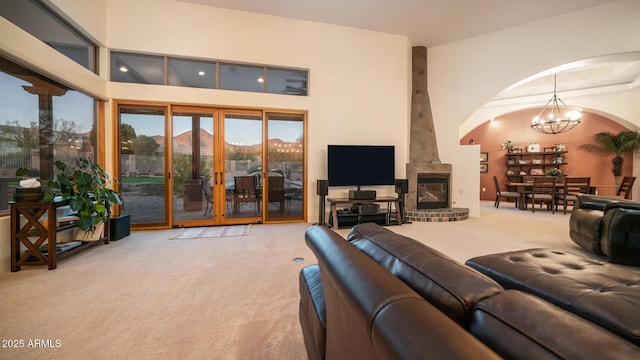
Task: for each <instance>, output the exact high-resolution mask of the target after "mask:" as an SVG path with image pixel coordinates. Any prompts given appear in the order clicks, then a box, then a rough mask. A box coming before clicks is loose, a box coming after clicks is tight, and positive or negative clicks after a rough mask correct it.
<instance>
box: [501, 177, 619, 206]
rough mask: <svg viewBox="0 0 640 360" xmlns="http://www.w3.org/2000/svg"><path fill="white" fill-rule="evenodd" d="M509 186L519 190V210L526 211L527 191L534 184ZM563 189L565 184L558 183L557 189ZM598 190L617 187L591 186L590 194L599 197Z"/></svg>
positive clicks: (609, 185)
mask: <svg viewBox="0 0 640 360" xmlns="http://www.w3.org/2000/svg"><path fill="white" fill-rule="evenodd" d="M507 186H509V187H511V186H515V187H516V188H517V190H516V191H517V192H518V193H520V199H519V200H518V209H520V210H525V201H526V193H527V189H531V188H532V187H533V182H532V181H525V182H510V183H508V184H507ZM563 187H564V182H556V189H558V188H563ZM598 188H602V189H608V188H613V189H615V188H616V185H613V184H596V185H589V193H590V194H594V195H597V194H598Z"/></svg>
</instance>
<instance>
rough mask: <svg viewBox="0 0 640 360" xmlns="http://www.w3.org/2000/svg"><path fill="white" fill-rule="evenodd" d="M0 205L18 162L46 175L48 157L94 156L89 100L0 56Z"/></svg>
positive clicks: (36, 174) (11, 188) (10, 187)
mask: <svg viewBox="0 0 640 360" xmlns="http://www.w3.org/2000/svg"><path fill="white" fill-rule="evenodd" d="M0 93H2V96H0V211H3V210H6V209H7V201H9V200H11V198H12V195H13V192H14V187H16V186H17V184H18V181H17V179H16V178H15V173H16V170H17V169H18V168H26V169H29V175H30V176H33V177H38V178H41V179H51V177H52V176H53V175H54V174H55V171H54V162H55V161H57V160H61V161H63V162H68V161H69V160H71V159H72V158H73V157H86V158H92V159H95V158H96V148H97V146H96V145H97V144H96V132H95V119H96V116H95V112H96V110H95V100H94V99H93V98H91V97H88V96H86V95H84V94H81V93H79V92H77V91H74V90H73V89H70V88H67V87H65V86H64V85H61V84H59V83H57V82H55V81H53V80H50V79H47V78H46V77H44V76H42V75H40V74H38V73H35V72H33V71H31V70H29V69H26V68H24V67H22V66H20V65H18V64H16V63H13V62H11V61H9V60H8V59H5V58H2V57H0Z"/></svg>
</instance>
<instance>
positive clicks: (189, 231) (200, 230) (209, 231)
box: [169, 225, 250, 240]
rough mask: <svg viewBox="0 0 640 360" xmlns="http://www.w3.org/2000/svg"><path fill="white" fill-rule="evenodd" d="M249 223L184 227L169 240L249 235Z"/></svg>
mask: <svg viewBox="0 0 640 360" xmlns="http://www.w3.org/2000/svg"><path fill="white" fill-rule="evenodd" d="M249 230H250V225H234V226H211V227H194V228H184V229H182V230H181V231H180V232H179V233H178V234H176V235H175V236H174V237H172V238H169V240H178V239H205V238H217V237H223V236H244V235H249Z"/></svg>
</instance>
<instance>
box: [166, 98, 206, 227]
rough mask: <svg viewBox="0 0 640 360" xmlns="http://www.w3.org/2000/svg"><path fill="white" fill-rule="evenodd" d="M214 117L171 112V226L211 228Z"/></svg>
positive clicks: (193, 111)
mask: <svg viewBox="0 0 640 360" xmlns="http://www.w3.org/2000/svg"><path fill="white" fill-rule="evenodd" d="M213 121H214V116H213V111H211V110H209V111H207V110H206V109H189V108H177V107H174V108H173V116H172V121H171V126H172V140H173V141H172V147H173V148H172V150H173V151H172V162H171V163H172V176H171V181H173V220H174V223H173V225H174V226H175V225H189V223H191V222H197V224H194V225H206V224H207V223H208V224H213V223H214V220H215V217H214V215H215V212H214V206H213V202H214V197H213V180H214V179H213V176H214V170H213V166H214V161H213V159H214V157H213V149H214V147H213V144H214V130H213V129H214V126H213Z"/></svg>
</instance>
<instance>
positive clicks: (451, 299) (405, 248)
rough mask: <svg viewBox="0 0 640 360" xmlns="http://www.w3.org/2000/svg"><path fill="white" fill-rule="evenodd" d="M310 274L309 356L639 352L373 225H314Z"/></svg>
mask: <svg viewBox="0 0 640 360" xmlns="http://www.w3.org/2000/svg"><path fill="white" fill-rule="evenodd" d="M305 239H306V242H307V244H308V246H309V247H310V248H311V249H312V251H313V252H314V254H315V255H316V258H317V260H318V264H317V265H310V266H308V267H306V268H304V269H303V270H302V271H301V272H300V278H299V280H300V312H299V315H300V323H301V327H302V332H303V336H304V340H305V346H306V349H307V354H308V357H309V359H429V358H433V359H495V358H509V359H534V358H535V359H590V358H593V357H594V354H597V356H598V357H601V358H638V357H640V347H638V346H636V345H635V344H633V343H632V342H630V341H628V340H627V339H623V338H622V337H620V336H618V335H616V334H614V333H612V332H611V331H609V330H606V329H604V328H602V327H601V326H599V325H596V324H595V323H594V322H592V321H589V320H586V319H585V318H583V317H581V316H578V315H576V314H574V313H572V312H570V311H567V310H565V309H562V308H560V307H558V306H556V305H553V304H551V303H550V302H548V301H546V300H543V299H542V298H540V297H538V296H535V295H532V294H528V293H525V292H522V291H518V290H505V289H504V288H503V287H502V286H501V285H499V284H498V283H497V282H496V281H494V280H492V279H491V278H489V277H488V276H485V275H483V274H481V273H480V272H478V271H476V270H475V269H472V268H471V267H469V266H466V265H464V264H461V263H458V262H456V261H455V260H453V259H451V258H449V257H447V256H446V255H444V254H442V253H439V252H437V251H436V250H434V249H431V248H429V247H427V246H425V245H423V244H421V243H419V242H417V241H415V240H413V239H410V238H408V237H404V236H401V235H398V234H395V233H393V232H391V231H389V230H388V229H386V228H383V227H381V226H379V225H376V224H373V223H367V224H360V225H357V226H355V227H354V228H353V229H352V230H351V232H350V234H349V236H348V241H347V240H345V239H344V238H342V237H341V236H340V235H338V234H337V233H335V232H334V231H332V230H330V229H328V228H325V227H322V226H312V227H310V228H309V229H308V230H307V232H306V233H305Z"/></svg>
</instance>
